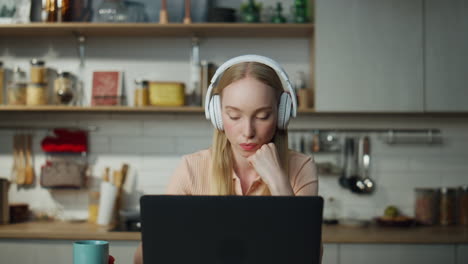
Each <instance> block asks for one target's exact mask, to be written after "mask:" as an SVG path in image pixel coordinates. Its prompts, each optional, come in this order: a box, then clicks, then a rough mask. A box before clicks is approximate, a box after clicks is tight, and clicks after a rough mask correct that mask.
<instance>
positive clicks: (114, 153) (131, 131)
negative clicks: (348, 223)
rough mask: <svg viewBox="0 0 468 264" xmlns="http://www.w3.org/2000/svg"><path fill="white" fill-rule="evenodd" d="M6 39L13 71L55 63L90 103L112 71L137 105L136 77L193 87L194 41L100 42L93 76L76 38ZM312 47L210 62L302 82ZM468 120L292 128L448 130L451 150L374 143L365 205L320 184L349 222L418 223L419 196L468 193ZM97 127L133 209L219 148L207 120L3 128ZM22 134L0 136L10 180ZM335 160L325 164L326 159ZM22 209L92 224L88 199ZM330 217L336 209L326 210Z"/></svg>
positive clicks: (151, 117)
mask: <svg viewBox="0 0 468 264" xmlns="http://www.w3.org/2000/svg"><path fill="white" fill-rule="evenodd" d="M30 43H31V40H30V39H29V38H14V39H1V40H0V60H2V61H3V62H4V66H5V67H7V68H13V67H14V66H21V67H23V68H24V69H29V65H28V61H29V59H30V58H32V57H39V58H43V59H45V60H46V63H47V65H48V66H49V67H53V68H57V69H64V70H70V71H72V72H75V73H77V74H80V73H81V75H82V76H83V83H84V87H85V104H87V103H88V102H89V87H90V81H91V80H90V77H91V72H92V71H94V70H104V69H121V70H124V71H125V86H126V93H127V95H128V99H129V102H132V100H133V98H132V93H131V88H132V87H133V84H132V81H133V79H134V78H138V77H142V78H150V79H154V80H173V81H183V82H188V78H189V65H188V60H189V55H190V54H189V50H190V40H189V39H186V38H180V39H159V38H135V39H124V38H108V39H104V38H103V39H100V38H90V39H88V42H87V55H86V56H87V60H86V65H85V68H84V69H83V70H82V71H80V70H79V68H78V60H77V50H76V47H75V45H74V44H75V39H74V38H57V39H45V38H39V39H37V40H35V44H34V46H32V45H31V44H30ZM308 45H309V43H308V41H307V40H304V39H227V38H226V39H206V40H202V44H201V57H202V58H203V59H208V60H210V61H214V62H216V63H218V64H219V63H222V62H223V61H225V60H226V59H227V58H230V57H233V56H236V55H239V54H245V53H258V54H263V55H266V56H270V57H273V58H275V59H276V60H278V61H279V62H280V63H281V64H282V65H283V66H284V68H285V69H286V70H287V71H288V72H289V73H290V75H291V76H294V73H295V72H296V71H298V70H302V71H304V72H308V71H309V67H308V62H309V54H308ZM467 121H468V118H466V117H465V118H463V117H443V118H441V117H417V116H412V117H411V116H404V115H399V116H378V117H376V116H370V115H367V116H366V115H345V116H339V115H320V116H316V115H310V116H307V115H302V116H299V118H298V119H296V120H294V121H293V122H292V123H291V126H290V127H291V128H292V129H298V128H307V129H311V130H312V129H316V128H438V129H441V131H442V136H443V144H441V145H388V144H385V143H384V142H383V140H382V139H381V137H382V135H380V134H370V136H371V140H372V155H373V156H372V165H371V166H372V168H371V176H372V177H374V178H375V180H376V182H377V190H376V192H375V193H374V194H373V195H371V196H357V195H355V194H351V193H350V192H349V191H347V190H344V189H342V188H341V187H339V186H338V183H337V182H338V178H337V177H335V176H323V177H320V188H319V193H320V195H322V196H324V197H325V198H329V197H334V198H335V199H336V201H337V202H336V204H335V211H336V213H337V214H338V216H341V217H358V218H369V217H373V216H376V215H378V214H381V213H382V211H383V209H384V208H385V206H387V205H389V204H394V205H397V206H398V207H400V208H401V209H402V210H403V212H404V213H406V214H409V215H412V212H413V203H414V197H413V188H414V187H438V186H458V185H461V184H468V163H467V162H466V161H467V160H468V122H467ZM17 125H28V126H50V127H62V126H80V127H84V128H86V127H88V126H97V127H98V130H97V131H92V132H90V148H91V151H90V153H89V157H88V158H89V161H90V164H91V173H92V176H93V177H95V178H100V177H101V176H102V172H103V170H104V168H105V167H106V166H110V167H111V168H113V169H117V168H120V166H121V165H122V163H123V162H126V163H129V164H130V166H131V170H130V176H131V177H130V179H129V182H128V184H127V186H126V190H127V192H130V193H131V195H129V196H127V206H128V207H130V208H135V207H136V206H137V203H138V197H139V196H140V195H141V194H158V193H159V194H162V193H164V190H165V186H166V185H167V183H168V180H169V177H170V175H171V173H172V171H173V169H174V168H175V167H176V166H177V164H178V162H179V160H180V157H181V155H184V154H187V153H191V152H194V151H196V150H198V149H203V148H206V147H208V146H209V145H210V140H211V135H212V128H211V126H210V124H209V123H208V122H207V121H206V120H205V119H204V117H203V114H201V113H198V114H158V113H146V114H144V113H139V114H132V113H126V114H108V113H49V114H43V113H1V112H0V126H2V127H5V126H11V127H15V126H17ZM14 132H15V130H14V129H0V176H1V177H8V176H9V175H10V170H11V165H12V151H11V150H12V135H13V133H14ZM47 133H48V131H47V130H41V129H38V130H34V134H35V138H34V154H35V168H36V172H38V171H39V168H40V166H41V165H42V164H43V163H44V160H45V155H44V153H42V151H41V150H40V147H39V146H40V141H41V139H42V138H43V137H44V136H45V135H46V134H47ZM330 158H331V159H334V158H335V157H333V156H332V157H330V156H328V157H324V156H320V155H317V156H316V159H317V160H319V161H321V160H324V159H330ZM10 199H11V201H12V202H27V203H29V204H30V205H31V207H32V208H33V209H35V210H43V211H49V212H55V213H59V215H60V216H61V217H64V218H80V217H86V214H87V210H86V208H87V199H88V198H87V191H86V190H81V191H70V190H68V191H67V190H53V191H52V190H45V189H42V188H41V187H40V186H38V185H37V184H36V185H35V186H34V187H32V188H27V189H21V188H18V187H17V186H16V185H13V186H12V187H11V192H10ZM326 210H328V211H330V209H326Z"/></svg>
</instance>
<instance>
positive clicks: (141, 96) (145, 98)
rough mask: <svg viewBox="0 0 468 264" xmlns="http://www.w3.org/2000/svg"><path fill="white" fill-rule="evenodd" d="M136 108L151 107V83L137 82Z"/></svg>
mask: <svg viewBox="0 0 468 264" xmlns="http://www.w3.org/2000/svg"><path fill="white" fill-rule="evenodd" d="M134 105H135V106H148V105H149V82H148V81H146V80H139V79H137V80H135V94H134Z"/></svg>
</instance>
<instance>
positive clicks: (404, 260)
mask: <svg viewBox="0 0 468 264" xmlns="http://www.w3.org/2000/svg"><path fill="white" fill-rule="evenodd" d="M454 247H455V246H454V245H421V244H411V245H405V244H341V245H340V249H339V256H340V257H339V258H340V262H339V263H340V264H351V263H360V264H371V263H372V264H374V263H379V264H396V263H398V264H414V263H424V264H440V263H447V264H453V263H455V255H454Z"/></svg>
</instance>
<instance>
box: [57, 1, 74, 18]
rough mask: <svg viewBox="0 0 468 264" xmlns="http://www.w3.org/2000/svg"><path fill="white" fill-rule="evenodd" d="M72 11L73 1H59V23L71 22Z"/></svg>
mask: <svg viewBox="0 0 468 264" xmlns="http://www.w3.org/2000/svg"><path fill="white" fill-rule="evenodd" d="M71 11H72V9H71V0H57V22H68V21H71V20H72V18H71V16H72V12H71Z"/></svg>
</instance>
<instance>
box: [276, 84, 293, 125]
mask: <svg viewBox="0 0 468 264" xmlns="http://www.w3.org/2000/svg"><path fill="white" fill-rule="evenodd" d="M291 104H292V100H291V96H290V95H289V93H286V92H283V93H282V94H281V98H280V102H279V105H278V125H277V126H278V128H279V129H282V130H285V129H286V128H287V127H288V124H289V119H290V117H291Z"/></svg>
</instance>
